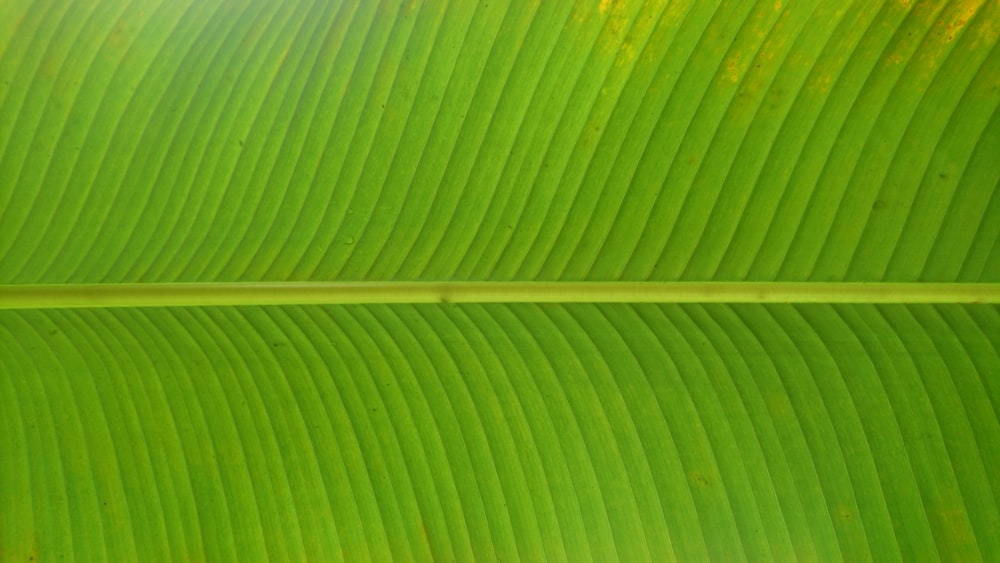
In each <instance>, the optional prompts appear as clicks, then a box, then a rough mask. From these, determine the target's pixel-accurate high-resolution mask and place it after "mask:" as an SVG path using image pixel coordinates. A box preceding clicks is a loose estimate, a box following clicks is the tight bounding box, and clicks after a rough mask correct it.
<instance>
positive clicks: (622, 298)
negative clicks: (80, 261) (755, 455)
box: [0, 281, 1000, 309]
mask: <svg viewBox="0 0 1000 563" xmlns="http://www.w3.org/2000/svg"><path fill="white" fill-rule="evenodd" d="M367 303H967V304H971V303H991V304H995V303H1000V284H996V283H871V282H824V283H818V282H518V281H507V282H468V281H467V282H263V283H258V282H254V283H249V282H247V283H215V282H212V283H129V284H31V285H28V284H25V285H0V309H51V308H95V307H198V306H249V305H310V304H312V305H317V304H325V305H337V304H367Z"/></svg>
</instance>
